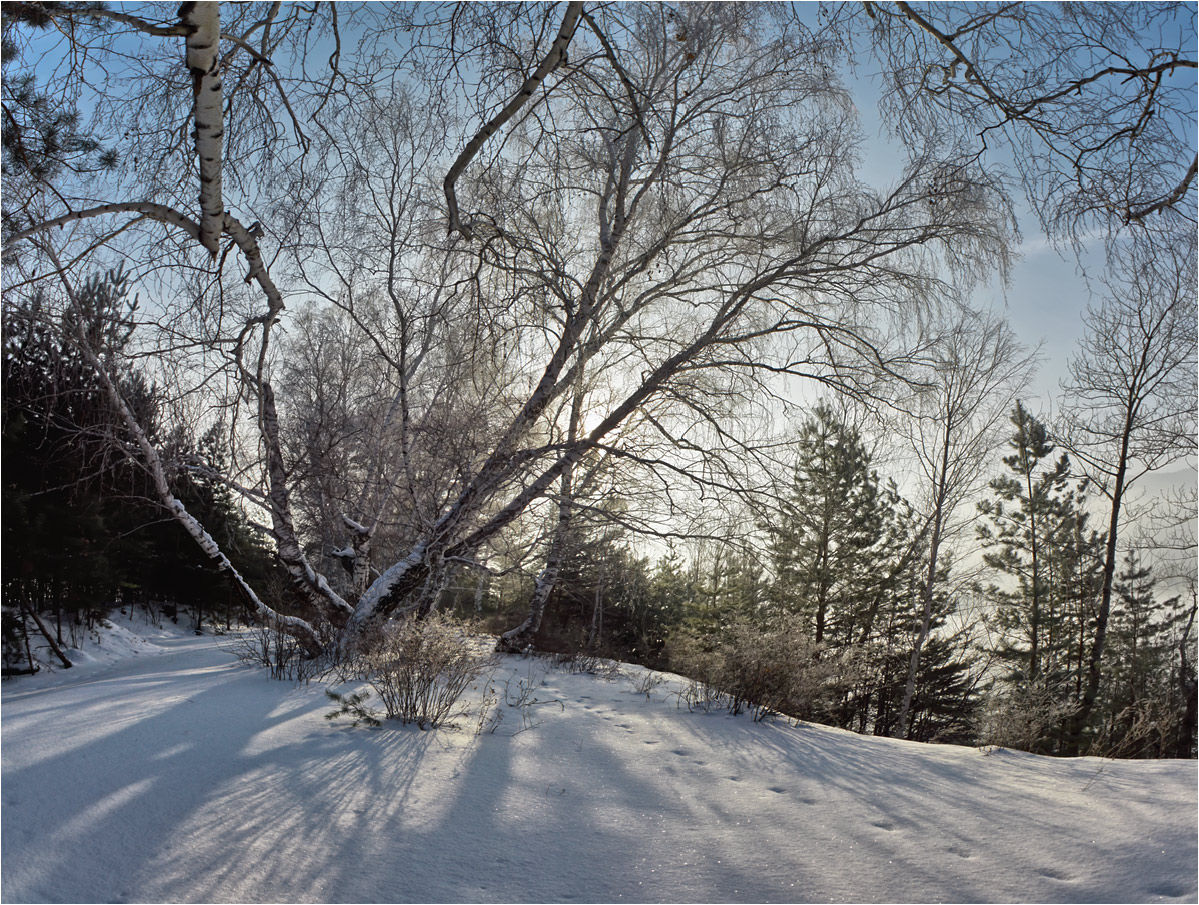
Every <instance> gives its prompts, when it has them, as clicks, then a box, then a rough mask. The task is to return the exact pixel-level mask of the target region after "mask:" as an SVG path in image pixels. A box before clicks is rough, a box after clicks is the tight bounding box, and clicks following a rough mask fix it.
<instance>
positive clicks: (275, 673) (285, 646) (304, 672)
mask: <svg viewBox="0 0 1199 905" xmlns="http://www.w3.org/2000/svg"><path fill="white" fill-rule="evenodd" d="M223 646H224V647H225V649H226V650H228V651H230V652H231V653H232V654H233V655H234V656H235V657H237V659H239V660H240V661H241V662H243V663H248V664H250V665H251V666H258V667H262V668H263V669H267V670H269V671H270V674H271V678H272V679H279V680H282V681H285V682H303V683H305V684H307V683H308V682H309V681H311V680H312V679H313V678H315V677H316V676H318V675H319V674H320V672H321V669H322V665H321V664H320V663H318V662H317V661H316V660H314V659H313V658H311V657H309V656H308V655H307V654H306V653H305V651H304V648H303V647H302V646H301V645H300V643H299V642H298V641H297V640H296V639H295V638H293V637H292V636H291V635H289V634H287V633H286V632H285V631H283V629H282V628H280V627H279V626H277V625H259V626H255V627H254V628H250V629H247V630H246V631H244V632H240V633H238V634H236V635H234V636H232V640H231V641H229V642H228V643H227V644H225V645H223Z"/></svg>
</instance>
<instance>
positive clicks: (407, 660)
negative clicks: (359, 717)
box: [359, 614, 494, 729]
mask: <svg viewBox="0 0 1199 905" xmlns="http://www.w3.org/2000/svg"><path fill="white" fill-rule="evenodd" d="M493 664H494V658H493V657H492V655H491V654H490V653H489V652H487V651H486V650H485V649H484V648H483V647H482V646H481V645H480V644H478V643H477V642H476V641H475V639H473V638H472V637H471V636H470V631H469V626H468V625H467V624H466V623H464V622H461V621H459V620H457V619H454V618H453V617H451V616H446V615H443V614H434V615H432V616H429V617H428V618H426V619H419V620H418V619H406V620H404V621H403V622H398V623H393V624H391V625H388V626H386V627H385V628H384V629H382V630H381V631H380V633H379V635H378V638H377V640H376V642H375V643H374V644H372V645H370V647H369V648H368V649H367V650H366V652H365V653H363V654H362V655H361V657H360V658H359V667H360V668H361V669H362V670H363V671H364V673H365V677H366V680H367V681H368V682H369V683H370V685H371V687H372V688H373V689H374V690H375V693H376V694H378V695H379V699H380V701H381V702H382V704H383V707H384V710H385V712H386V714H387V717H388V719H393V720H399V721H400V723H402V724H408V723H415V724H416V725H417V726H419V727H420V728H421V729H432V728H436V727H438V726H443V725H446V724H447V723H448V722H449V721H450V720H452V719H453V718H454V717H458V716H464V715H466V714H467V713H468V711H469V708H468V707H465V706H463V705H460V703H459V702H460V700H461V698H462V696H463V694H465V693H466V690H467V689H468V688H470V686H471V683H473V682H475V681H477V680H478V679H479V678H480V677H482V676H483V675H484V674H485V673H486V672H487V671H488V669H489V668H490V667H492V665H493Z"/></svg>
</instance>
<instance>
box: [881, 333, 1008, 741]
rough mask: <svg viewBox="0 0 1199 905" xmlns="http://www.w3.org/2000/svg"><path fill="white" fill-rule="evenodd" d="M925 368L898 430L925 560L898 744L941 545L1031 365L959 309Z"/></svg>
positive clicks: (978, 477) (927, 626)
mask: <svg viewBox="0 0 1199 905" xmlns="http://www.w3.org/2000/svg"><path fill="white" fill-rule="evenodd" d="M930 367H931V370H932V371H933V374H932V375H930V380H929V385H928V386H927V387H926V388H925V389H924V390H923V391H922V392H920V393H918V394H917V396H916V410H915V411H914V412H911V413H910V414H911V418H910V420H908V419H905V420H904V422H903V427H901V431H905V428H906V431H905V432H906V434H907V440H908V442H909V444H910V446H911V451H912V453H913V456H914V459H915V461H916V463H917V466H918V469H919V476H920V480H921V484H922V495H923V497H924V500H925V506H924V509H925V512H924V517H925V519H926V520H927V525H928V529H927V530H928V552H927V557H928V560H927V564H926V572H925V576H924V581H923V586H922V587H921V589H920V606H921V612H920V629H919V632H918V633H917V635H916V640H915V644H914V646H913V648H912V655H911V660H910V662H909V665H908V672H907V681H906V683H905V686H904V691H903V700H902V702H901V704H900V707H899V715H898V717H897V722H896V728H895V734H896V735H897V736H899V737H903V736H904V735H905V734H907V733H908V732H909V729H910V727H909V724H908V716H909V713H910V711H911V707H912V697H913V695H914V694H915V691H916V676H917V673H918V671H919V669H920V655H921V651H922V650H923V648H924V644H925V642H926V641H927V640H928V635H929V629H930V627H931V624H932V617H933V603H934V596H935V590H936V583H937V575H938V572H937V569H938V558H939V556H940V553H941V546H942V543H943V542H945V541H946V540H947V539H949V538H951V537H952V535H953V533H954V529H955V528H956V525H955V523H954V519H955V516H956V514H957V512H958V509H959V508H960V507H961V505H962V504H963V502H965V501H966V500H967V499H968V498H969V496H970V495H971V494H972V493H973V492H974V491H976V490H977V489H978V487H979V484H980V481H981V477H982V475H983V474H984V473H985V472H984V465H985V462H986V459H987V456H988V454H989V453H990V452H991V450H993V449H994V447H995V445H996V443H997V442H998V439H999V438H998V431H997V428H998V427H999V426H1000V425H1001V424H1002V422H1003V415H1004V413H1005V411H1006V410H1007V406H1008V405H1009V404H1010V403H1011V400H1012V399H1013V398H1014V397H1015V396H1016V395H1017V394H1018V393H1019V391H1020V389H1021V388H1022V387H1023V386H1024V385H1025V383H1026V382H1027V380H1028V378H1029V375H1030V373H1031V367H1032V358H1031V357H1030V356H1029V355H1027V354H1026V353H1024V352H1023V350H1022V349H1021V348H1020V346H1019V344H1018V343H1017V342H1016V340H1015V337H1014V336H1013V335H1012V332H1011V329H1010V328H1009V327H1008V326H1007V324H1006V322H1004V321H1002V320H1000V319H998V318H995V317H993V316H992V317H986V316H984V315H981V314H979V313H978V312H974V311H969V310H963V311H961V312H960V313H959V314H958V315H957V317H956V318H955V320H954V321H953V322H951V324H950V326H949V329H948V331H947V333H946V335H945V336H944V337H943V338H942V339H941V341H940V342H939V343H938V344H937V345H936V346H935V347H934V349H933V351H932V355H931V362H930ZM905 414H907V413H905Z"/></svg>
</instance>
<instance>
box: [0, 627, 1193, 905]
mask: <svg viewBox="0 0 1199 905" xmlns="http://www.w3.org/2000/svg"><path fill="white" fill-rule="evenodd" d="M153 644H154V645H156V647H157V649H154V648H151V647H150V646H143V647H142V648H140V649H139V651H138V652H137V654H136V655H135V656H128V657H126V658H124V659H121V660H119V661H116V662H108V663H105V662H102V661H95V662H93V663H92V664H91V665H90V666H86V667H84V668H81V669H78V670H75V669H73V670H69V671H67V672H63V673H56V674H54V675H52V676H44V675H39V676H34V677H30V678H28V679H18V680H13V681H8V682H5V683H4V691H3V710H2V736H0V754H2V762H3V782H2V786H0V792H2V795H3V807H2V810H0V816H2V823H3V827H2V830H3V835H2V836H0V848H2V857H3V864H2V868H3V881H2V895H3V899H4V901H5V902H29V901H59V902H63V901H67V902H87V901H99V902H104V901H108V902H112V901H162V902H170V901H218V902H224V901H243V902H252V901H283V902H286V901H330V902H332V901H350V902H377V901H384V902H407V901H416V902H437V901H506V902H521V901H560V902H571V901H601V902H602V901H619V900H633V901H648V902H652V901H682V902H703V901H750V902H768V901H793V902H813V901H847V900H848V901H926V902H934V901H960V902H971V901H1036V902H1059V901H1060V902H1136V901H1195V899H1196V869H1197V868H1196V764H1195V762H1193V761H1191V762H1184V761H1157V762H1116V761H1103V760H1098V759H1092V758H1085V759H1080V760H1073V761H1067V760H1054V759H1050V758H1043V757H1034V756H1031V755H1025V754H1017V753H1012V752H1008V751H1002V750H1000V751H994V752H991V753H989V754H988V753H984V752H981V751H979V750H977V749H974V748H961V747H948V746H931V745H920V744H914V743H907V742H899V741H893V740H889V739H877V738H867V737H861V736H857V735H853V734H850V733H847V732H841V731H838V730H834V729H828V728H823V727H818V726H811V725H801V726H799V727H792V726H789V725H786V724H783V723H767V724H755V723H753V722H751V721H750V720H749V719H748V718H747V717H735V718H734V717H729V716H727V715H725V714H703V713H689V712H688V711H687V709H686V708H685V707H683V708H681V709H680V708H679V706H678V700H677V696H675V695H673V694H672V692H674V691H677V690H678V689H679V688H681V687H682V683H681V682H680V681H679V680H677V679H675V678H673V677H669V678H668V679H667V681H666V682H665V683H664V684H662V685H659V686H658V687H657V688H655V689H654V690H653V691H652V700H647V699H646V696H645V695H644V694H639V693H638V692H637V690H636V688H635V680H636V679H637V678H638V677H639V676H641V675H642V672H643V671H642V670H641V669H640V668H639V667H624V676H622V677H619V678H615V679H610V680H609V679H604V678H600V677H596V676H590V675H570V674H568V673H566V672H564V671H562V670H560V669H557V668H547V667H546V666H545V665H543V664H541V663H540V661H535V660H521V659H520V658H516V657H509V658H504V659H503V660H501V661H500V662H501V665H500V667H499V669H498V671H497V673H496V681H497V684H498V686H499V688H500V691H501V697H502V692H503V689H504V683H505V680H506V679H508V678H509V677H514V678H513V682H512V687H513V688H515V687H516V686H517V684H518V683H519V681H520V680H525V681H528V680H530V679H532V681H533V682H534V683H538V687H537V688H536V697H537V699H538V700H539V701H544V702H547V703H544V704H538V705H536V706H534V707H532V708H530V709H529V710H528V711H527V712H528V713H529V714H530V715H531V716H532V718H533V720H534V721H535V722H536V725H534V726H533V727H532V728H529V729H527V730H526V731H517V730H521V729H522V728H523V722H522V720H521V716H520V712H519V711H518V710H516V709H513V708H506V707H504V705H503V704H502V703H501V704H500V705H499V706H500V707H501V708H502V709H504V710H506V711H507V712H506V713H505V716H504V719H503V720H502V721H501V722H500V724H499V725H498V727H497V728H496V730H495V732H494V733H486V734H483V735H479V736H476V735H474V730H475V727H474V725H471V726H466V725H464V726H463V727H462V728H460V729H446V730H438V731H432V732H421V731H419V730H418V729H416V728H415V727H411V726H409V727H403V728H400V727H387V728H384V729H381V730H367V729H362V728H359V729H351V728H349V727H348V726H346V725H341V724H339V723H337V722H328V721H326V720H325V719H323V718H322V717H323V714H324V713H325V712H327V711H328V710H329V709H330V704H329V701H328V700H327V698H326V697H325V695H324V693H323V688H322V687H320V686H318V685H316V684H315V683H314V684H313V685H312V686H311V687H309V688H305V687H298V686H295V685H290V684H285V683H280V682H273V681H271V680H270V679H269V678H268V677H267V675H266V674H265V673H264V672H261V671H256V670H253V669H250V668H247V667H244V666H241V665H240V664H238V663H237V662H236V661H235V660H234V659H233V657H232V656H231V655H230V654H229V653H228V652H227V651H226V650H224V649H222V647H221V646H220V642H219V639H213V638H211V637H202V638H197V637H194V636H192V635H190V634H187V635H184V634H174V635H171V634H170V633H162V634H160V635H159V636H158V637H155V638H154V639H153ZM131 653H132V651H131Z"/></svg>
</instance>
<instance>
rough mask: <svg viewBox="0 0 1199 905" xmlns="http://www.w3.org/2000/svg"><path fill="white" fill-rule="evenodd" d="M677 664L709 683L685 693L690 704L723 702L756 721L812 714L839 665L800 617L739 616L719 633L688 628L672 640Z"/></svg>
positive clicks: (707, 705)
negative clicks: (760, 619)
mask: <svg viewBox="0 0 1199 905" xmlns="http://www.w3.org/2000/svg"><path fill="white" fill-rule="evenodd" d="M668 649H669V653H670V661H671V664H672V666H673V667H674V668H675V669H677V670H678V671H680V672H681V673H683V674H684V675H686V676H688V677H690V678H692V679H693V680H695V681H696V682H699V683H701V684H702V685H703V686H705V688H704V689H702V690H701V689H696V688H694V687H693V688H691V689H689V690H688V691H687V692H686V693H685V696H686V700H687V704H688V707H689V708H692V707H701V708H702V709H710V708H711V707H712V706H724V708H725V709H727V710H728V711H729V713H732V714H734V715H736V714H739V713H742V712H749V713H750V714H751V715H752V716H753V718H754V720H755V721H759V720H762V719H765V718H766V717H767V716H769V715H771V714H775V713H781V714H785V715H786V716H790V717H795V718H797V719H801V718H804V717H806V716H808V715H809V714H810V713H811V711H812V710H813V708H814V707H815V706H816V704H817V703H818V702H819V701H820V700H821V699H822V697H824V696H825V691H826V690H827V688H828V686H829V682H830V680H831V679H832V678H833V677H834V676H835V675H836V674H837V672H838V670H839V666H840V664H839V662H838V661H837V660H836V659H835V658H828V657H826V658H824V659H821V657H820V656H819V654H820V652H821V648H820V646H819V645H817V644H815V643H814V642H812V641H811V640H810V639H809V638H808V637H807V635H806V633H805V632H804V630H803V627H802V625H801V623H800V621H799V620H798V619H797V618H795V617H789V616H788V617H781V618H779V619H776V620H774V621H773V622H772V623H771V624H770V625H768V626H765V627H763V626H760V625H758V624H755V623H752V622H750V621H748V620H744V619H737V620H734V621H733V622H731V623H730V624H729V625H727V626H725V627H724V630H723V632H722V635H721V636H720V637H719V638H715V637H711V636H704V635H698V634H695V633H693V632H684V633H680V634H678V635H676V636H674V637H673V638H672V639H671V640H670V642H669V643H668Z"/></svg>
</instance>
